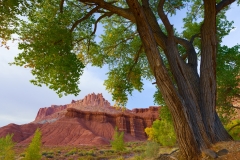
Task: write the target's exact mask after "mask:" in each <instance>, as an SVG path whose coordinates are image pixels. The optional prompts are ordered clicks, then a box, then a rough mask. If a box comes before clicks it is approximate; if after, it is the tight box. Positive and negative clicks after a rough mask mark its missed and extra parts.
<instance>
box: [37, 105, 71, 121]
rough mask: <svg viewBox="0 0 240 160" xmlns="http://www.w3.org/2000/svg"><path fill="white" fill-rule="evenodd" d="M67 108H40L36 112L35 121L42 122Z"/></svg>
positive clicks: (56, 106)
mask: <svg viewBox="0 0 240 160" xmlns="http://www.w3.org/2000/svg"><path fill="white" fill-rule="evenodd" d="M66 108H67V105H52V106H51V107H45V108H40V109H39V110H38V113H37V116H36V118H35V121H41V120H44V118H46V117H47V116H49V115H52V114H54V113H57V112H59V111H62V110H64V109H66Z"/></svg>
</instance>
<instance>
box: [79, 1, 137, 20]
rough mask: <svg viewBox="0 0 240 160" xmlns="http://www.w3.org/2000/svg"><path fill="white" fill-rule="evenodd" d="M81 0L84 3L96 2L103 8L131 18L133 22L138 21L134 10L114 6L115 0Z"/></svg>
mask: <svg viewBox="0 0 240 160" xmlns="http://www.w3.org/2000/svg"><path fill="white" fill-rule="evenodd" d="M79 1H80V2H83V3H94V4H96V5H98V6H99V7H101V8H103V9H106V10H108V11H110V12H112V13H115V14H117V15H120V16H122V17H124V18H126V19H129V20H130V21H131V22H134V23H135V22H136V20H135V17H134V16H133V14H132V12H131V11H130V10H129V9H124V8H120V7H117V6H114V5H113V4H112V3H113V2H105V1H104V0H79Z"/></svg>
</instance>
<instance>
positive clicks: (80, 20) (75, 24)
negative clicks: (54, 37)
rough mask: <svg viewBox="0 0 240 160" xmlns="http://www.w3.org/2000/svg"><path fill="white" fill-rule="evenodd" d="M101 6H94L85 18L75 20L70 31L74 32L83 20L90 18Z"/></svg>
mask: <svg viewBox="0 0 240 160" xmlns="http://www.w3.org/2000/svg"><path fill="white" fill-rule="evenodd" d="M99 8H100V7H99V6H97V7H95V8H93V9H92V10H91V11H90V12H88V13H87V14H86V15H85V16H84V17H83V18H81V19H79V20H77V21H75V22H74V24H73V25H72V27H71V29H70V31H71V32H72V31H73V30H74V29H75V28H76V27H77V26H78V24H79V23H81V22H82V21H84V20H86V19H88V18H89V17H90V16H91V15H93V14H94V13H95V12H96V11H97V10H98V9H99Z"/></svg>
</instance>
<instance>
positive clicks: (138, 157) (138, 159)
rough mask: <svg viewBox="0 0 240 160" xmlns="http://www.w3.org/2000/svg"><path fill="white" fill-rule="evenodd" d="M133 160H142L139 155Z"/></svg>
mask: <svg viewBox="0 0 240 160" xmlns="http://www.w3.org/2000/svg"><path fill="white" fill-rule="evenodd" d="M134 160H144V158H143V156H141V155H139V156H135V157H134Z"/></svg>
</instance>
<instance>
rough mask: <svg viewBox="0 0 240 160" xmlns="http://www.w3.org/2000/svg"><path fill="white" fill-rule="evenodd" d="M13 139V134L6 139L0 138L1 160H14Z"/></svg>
mask: <svg viewBox="0 0 240 160" xmlns="http://www.w3.org/2000/svg"><path fill="white" fill-rule="evenodd" d="M12 137H13V134H8V135H6V137H3V138H0V160H14V156H15V154H14V151H13V147H14V142H13V141H12Z"/></svg>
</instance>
